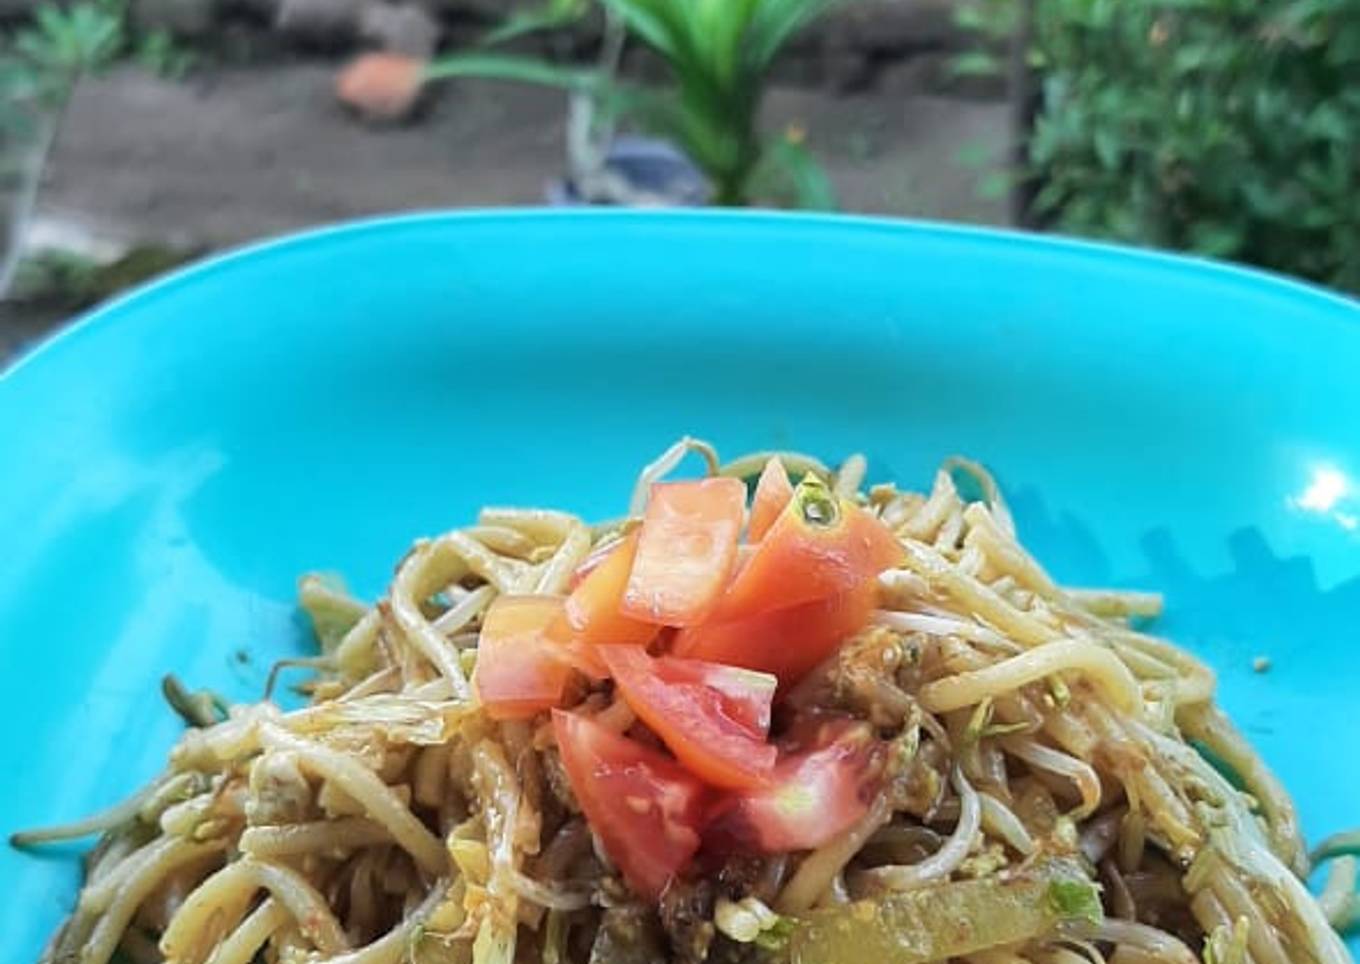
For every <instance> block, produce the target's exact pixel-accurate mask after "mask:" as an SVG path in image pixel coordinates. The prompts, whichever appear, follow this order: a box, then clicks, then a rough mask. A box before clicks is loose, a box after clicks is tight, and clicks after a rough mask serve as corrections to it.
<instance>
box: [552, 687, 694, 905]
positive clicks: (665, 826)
mask: <svg viewBox="0 0 1360 964" xmlns="http://www.w3.org/2000/svg"><path fill="white" fill-rule="evenodd" d="M553 733H554V735H555V736H556V738H557V748H558V750H559V752H560V753H561V755H562V765H563V766H564V767H565V768H566V771H567V782H568V783H570V784H571V791H572V793H573V794H574V795H575V797H576V802H577V803H579V804H580V805H581V810H582V811H583V812H584V813H585V815H586V820H587V821H589V823H590V828H591V829H592V830H594V831H595V834H596V835H597V836H598V837H599V838H600V842H601V843H602V844H603V845H604V849H605V853H607V854H608V855H609V859H610V860H612V861H613V862H614V863H615V864H616V865H617V866H618V868H619V870H621V871H623V875H624V877H625V878H626V879H627V881H628V883H629V884H630V885H631V886H632V888H633V889H634V890H635V891H637V892H638V894H639V895H641V896H642V897H644V898H646V899H648V900H656V899H657V898H658V897H659V896H661V892H662V891H663V890H665V888H666V885H667V884H668V883H669V882H670V880H671V878H672V877H674V876H675V875H676V874H677V873H678V872H679V871H680V870H681V869H682V868H683V867H684V866H685V865H686V864H687V863H689V861H690V858H691V857H693V856H694V853H695V851H696V850H698V849H699V828H700V825H701V821H702V818H703V811H704V806H705V798H706V795H707V791H706V789H705V787H704V786H703V784H701V783H700V782H699V781H698V780H697V779H695V778H694V777H693V776H691V775H690V774H689V773H686V772H685V770H684V769H683V768H682V767H681V766H680V765H679V764H678V763H676V762H675V761H674V760H671V759H669V758H668V757H666V756H665V755H664V754H662V753H661V752H659V751H657V750H653V749H652V748H651V747H647V746H643V745H642V744H641V743H638V742H636V741H634V740H630V739H628V738H627V737H624V736H620V735H619V734H617V733H615V732H613V731H612V730H609V729H607V728H606V727H603V726H601V725H600V724H598V723H596V722H594V721H592V720H589V719H587V718H585V717H583V716H577V715H575V714H572V713H565V712H563V711H561V710H555V711H554V712H553Z"/></svg>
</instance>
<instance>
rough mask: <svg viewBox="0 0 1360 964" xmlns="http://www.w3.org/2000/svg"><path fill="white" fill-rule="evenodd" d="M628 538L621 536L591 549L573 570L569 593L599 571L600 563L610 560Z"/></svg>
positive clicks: (568, 584) (569, 582)
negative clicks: (587, 577)
mask: <svg viewBox="0 0 1360 964" xmlns="http://www.w3.org/2000/svg"><path fill="white" fill-rule="evenodd" d="M634 531H636V530H634ZM631 534H632V533H629V535H631ZM626 538H627V536H621V537H620V538H617V539H610V540H608V541H606V542H603V543H601V544H600V545H598V546H596V547H595V548H594V549H591V550H590V553H589V554H588V555H587V556H586V557H585V558H584V559H582V560H581V564H580V565H579V566H577V567H576V568H575V569H573V570H572V573H571V579H570V580H569V581H568V583H567V591H568V592H571V591H572V590H574V589H575V588H576V587H577V586H579V585H581V583H583V582H584V581H585V578H586V576H588V575H590V574H591V573H592V572H594V571H595V570H596V569H598V568H599V567H600V563H602V562H604V561H605V560H606V559H608V558H609V557H610V556H611V555H613V554H614V550H615V549H617V548H618V547H619V546H621V545H623V543H624V540H625V539H626Z"/></svg>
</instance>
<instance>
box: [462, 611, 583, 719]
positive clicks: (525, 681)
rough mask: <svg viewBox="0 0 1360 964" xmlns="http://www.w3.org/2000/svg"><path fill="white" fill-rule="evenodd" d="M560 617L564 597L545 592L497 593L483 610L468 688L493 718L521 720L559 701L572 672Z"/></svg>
mask: <svg viewBox="0 0 1360 964" xmlns="http://www.w3.org/2000/svg"><path fill="white" fill-rule="evenodd" d="M562 615H563V613H562V601H561V600H560V599H555V598H552V597H548V596H501V597H500V598H499V599H497V600H496V601H495V602H494V603H492V604H491V607H490V608H489V609H488V610H487V612H486V618H485V620H484V621H483V623H482V631H481V634H480V635H479V637H478V640H477V668H476V670H475V672H474V673H473V676H472V686H473V689H474V691H475V692H476V694H477V699H478V700H479V701H480V702H481V704H482V706H484V707H485V708H486V711H487V713H488V714H489V715H490V716H491V717H492V718H493V719H497V720H513V719H523V718H525V717H530V716H533V715H534V714H535V713H539V712H541V711H543V710H546V709H550V708H551V707H554V706H557V705H558V703H560V702H561V701H562V696H563V694H564V693H565V692H566V688H567V683H568V681H569V680H570V679H571V672H572V670H571V664H570V661H569V660H568V658H567V654H566V646H567V644H568V642H569V640H568V639H567V638H566V636H565V635H564V634H562V630H561V627H562Z"/></svg>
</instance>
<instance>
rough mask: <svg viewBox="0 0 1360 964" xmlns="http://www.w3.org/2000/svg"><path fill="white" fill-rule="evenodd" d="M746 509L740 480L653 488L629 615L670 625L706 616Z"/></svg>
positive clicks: (627, 602)
mask: <svg viewBox="0 0 1360 964" xmlns="http://www.w3.org/2000/svg"><path fill="white" fill-rule="evenodd" d="M745 513H746V487H745V486H743V485H742V484H741V482H740V480H738V479H727V478H712V479H703V480H702V481H699V482H661V483H658V484H657V485H655V486H653V487H652V497H651V500H650V501H649V502H648V503H647V514H646V516H645V517H644V519H643V522H642V531H641V535H640V536H639V538H638V545H637V552H636V555H635V556H634V558H633V570H632V573H631V574H630V575H629V577H628V586H627V590H626V591H625V592H624V597H623V607H622V611H623V614H624V615H626V616H631V617H632V618H634V619H641V620H645V621H647V622H653V623H662V624H664V625H667V626H690V625H693V624H695V623H699V622H702V621H703V620H704V618H705V617H707V616H708V614H709V613H711V612H712V611H713V608H714V607H715V606H716V605H717V604H718V599H719V597H720V596H721V595H722V591H723V588H724V586H725V584H726V581H727V577H728V575H729V574H730V573H731V571H732V565H733V563H735V562H736V558H737V536H738V535H739V534H740V532H741V524H742V518H743V516H744V515H745Z"/></svg>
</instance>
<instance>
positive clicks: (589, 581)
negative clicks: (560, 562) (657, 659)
mask: <svg viewBox="0 0 1360 964" xmlns="http://www.w3.org/2000/svg"><path fill="white" fill-rule="evenodd" d="M638 537H639V533H638V532H634V533H632V534H631V535H629V536H628V537H627V538H626V539H624V540H623V542H621V543H619V545H618V547H617V548H615V549H614V550H613V551H612V552H610V553H609V555H607V556H606V557H604V559H602V560H601V561H600V563H599V565H597V566H596V567H595V568H594V569H593V570H592V571H591V572H590V574H589V575H587V576H586V577H585V579H583V580H582V581H581V584H580V585H578V586H577V587H576V588H575V589H574V590H572V593H571V595H570V596H568V597H567V622H568V623H569V624H570V625H571V632H572V635H573V636H574V637H575V638H576V639H578V640H580V641H581V642H583V643H609V644H613V643H633V644H637V645H645V644H646V643H650V642H651V641H652V640H653V639H654V638H655V637H656V634H657V633H658V632H659V631H660V628H661V627H659V626H657V625H656V623H644V622H642V621H641V620H638V619H632V618H630V617H628V616H625V615H623V613H621V612H620V611H619V606H620V605H621V604H622V603H623V592H624V589H625V587H627V585H628V576H629V573H631V572H632V571H633V558H634V556H635V554H636V553H637V545H638Z"/></svg>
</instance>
